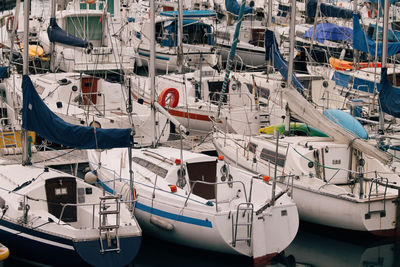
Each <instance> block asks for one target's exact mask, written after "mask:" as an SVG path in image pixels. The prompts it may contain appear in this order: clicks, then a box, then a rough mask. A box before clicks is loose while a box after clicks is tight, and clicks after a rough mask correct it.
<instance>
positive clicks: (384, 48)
mask: <svg viewBox="0 0 400 267" xmlns="http://www.w3.org/2000/svg"><path fill="white" fill-rule="evenodd" d="M389 5H390V3H389V0H385V6H384V9H383V44H382V67H383V68H386V64H387V47H388V30H389V27H388V26H389V7H390V6H389ZM381 74H382V73H381ZM384 123H385V121H384V117H383V111H382V109H381V108H380V103H379V133H382V134H383V130H384Z"/></svg>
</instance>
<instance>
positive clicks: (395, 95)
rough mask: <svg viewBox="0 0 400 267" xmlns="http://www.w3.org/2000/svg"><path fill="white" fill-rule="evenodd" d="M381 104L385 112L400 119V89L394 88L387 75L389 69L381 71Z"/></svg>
mask: <svg viewBox="0 0 400 267" xmlns="http://www.w3.org/2000/svg"><path fill="white" fill-rule="evenodd" d="M380 84H381V90H380V92H379V104H380V107H381V109H382V111H383V112H385V113H387V114H390V115H392V116H394V117H396V118H400V88H397V87H393V86H392V83H391V82H390V80H389V77H388V75H387V68H382V70H381V82H380Z"/></svg>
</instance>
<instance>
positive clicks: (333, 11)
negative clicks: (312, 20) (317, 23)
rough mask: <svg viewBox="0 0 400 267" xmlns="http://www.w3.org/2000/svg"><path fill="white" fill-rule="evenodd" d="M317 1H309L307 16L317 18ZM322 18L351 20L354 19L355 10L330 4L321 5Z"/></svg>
mask: <svg viewBox="0 0 400 267" xmlns="http://www.w3.org/2000/svg"><path fill="white" fill-rule="evenodd" d="M317 1H318V0H309V1H308V3H307V16H309V17H315V13H316V11H317ZM320 12H321V14H320V16H321V17H331V18H342V19H351V18H352V17H353V10H350V9H346V8H343V7H337V6H333V5H330V4H325V3H321V6H320Z"/></svg>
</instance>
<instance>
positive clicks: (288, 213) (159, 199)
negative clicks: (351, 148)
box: [88, 1, 298, 264]
mask: <svg viewBox="0 0 400 267" xmlns="http://www.w3.org/2000/svg"><path fill="white" fill-rule="evenodd" d="M150 4H151V14H150V17H151V18H153V20H152V27H154V24H155V23H154V16H153V15H154V1H151V2H150ZM153 31H154V28H153ZM152 36H154V35H152ZM151 57H152V60H151V61H150V62H151V65H150V66H152V68H150V70H151V72H150V74H151V76H150V77H151V82H152V88H154V78H155V67H154V64H155V48H154V46H153V49H152V53H151ZM153 93H154V92H153ZM153 99H154V98H153ZM153 101H154V100H153ZM180 129H182V127H180ZM183 129H184V127H183ZM88 157H89V162H90V166H91V169H92V171H93V172H95V173H96V175H97V177H98V179H99V180H100V181H101V183H102V184H103V187H104V188H106V189H107V190H108V191H109V192H112V193H116V194H122V195H123V198H124V199H126V198H128V197H129V192H128V191H127V188H128V184H129V183H130V181H133V184H134V187H135V189H136V200H137V201H136V205H135V215H136V217H137V218H138V220H139V222H140V224H141V226H142V227H143V229H144V230H145V231H148V232H149V233H150V234H153V235H156V236H157V237H159V238H163V239H166V240H168V241H170V242H175V243H179V244H183V245H187V246H192V247H196V248H201V249H206V250H213V251H218V252H223V253H231V254H239V255H245V256H249V257H252V258H253V259H254V263H255V264H262V263H264V262H266V261H267V260H268V259H270V258H272V257H273V256H275V255H277V254H278V253H279V252H281V251H282V250H283V249H284V248H286V247H287V246H288V245H289V244H290V242H291V241H292V240H293V239H294V237H295V235H296V233H297V229H298V214H297V208H296V205H295V204H294V203H293V201H292V200H291V198H290V197H288V195H287V194H286V191H285V190H278V191H277V192H276V195H275V194H274V193H273V191H272V186H271V184H270V183H268V182H267V180H268V179H265V181H263V180H262V179H260V178H258V177H254V176H253V175H252V174H250V173H248V172H246V171H242V170H239V169H237V168H235V167H233V166H231V165H229V164H227V163H226V162H225V161H224V159H223V158H217V157H212V156H208V155H205V154H199V153H194V152H190V151H183V150H181V149H176V148H169V147H157V148H155V147H149V148H143V149H140V150H134V151H133V153H132V155H130V154H129V153H126V152H124V151H122V150H120V149H112V150H105V151H93V150H92V151H89V152H88ZM275 200H276V201H275ZM271 201H272V202H271Z"/></svg>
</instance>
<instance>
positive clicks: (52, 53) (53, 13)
mask: <svg viewBox="0 0 400 267" xmlns="http://www.w3.org/2000/svg"><path fill="white" fill-rule="evenodd" d="M50 5H51V7H50V8H51V13H50V18H51V19H52V18H54V19H55V18H56V0H51V4H50ZM54 50H55V43H54V42H50V71H51V72H54V69H55V66H54V57H55V51H54Z"/></svg>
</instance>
